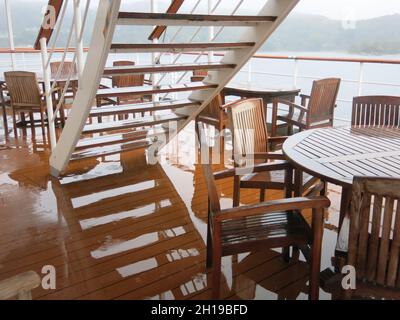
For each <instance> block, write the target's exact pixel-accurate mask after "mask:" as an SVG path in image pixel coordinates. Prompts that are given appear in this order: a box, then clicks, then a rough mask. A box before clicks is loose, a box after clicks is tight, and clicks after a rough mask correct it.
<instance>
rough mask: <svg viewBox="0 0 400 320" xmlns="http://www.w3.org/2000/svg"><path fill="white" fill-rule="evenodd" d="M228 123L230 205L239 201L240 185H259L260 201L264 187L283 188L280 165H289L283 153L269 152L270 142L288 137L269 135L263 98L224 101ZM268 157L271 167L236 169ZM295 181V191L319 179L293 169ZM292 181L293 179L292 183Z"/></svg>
mask: <svg viewBox="0 0 400 320" xmlns="http://www.w3.org/2000/svg"><path fill="white" fill-rule="evenodd" d="M226 109H227V111H228V116H229V126H230V129H231V132H232V135H233V153H234V162H235V170H234V171H235V175H234V196H233V205H234V206H235V207H236V206H238V205H239V203H240V189H241V188H248V189H259V190H260V201H261V202H262V201H264V200H265V191H266V190H267V189H275V190H284V189H285V188H286V184H285V181H284V171H283V170H282V166H287V167H290V166H289V163H287V162H286V161H285V156H284V155H283V154H282V153H276V152H274V153H272V152H270V147H271V146H270V144H282V143H283V142H284V141H285V140H286V138H287V137H269V136H268V132H267V124H266V120H265V111H264V110H265V109H264V106H263V101H262V99H259V98H253V99H246V100H239V101H235V102H233V103H231V104H229V105H226ZM270 160H280V161H275V163H274V162H270V163H269V168H270V170H265V171H263V172H254V173H253V172H251V173H246V172H243V170H241V171H242V173H243V174H242V175H241V174H240V171H239V170H238V169H243V168H250V169H251V168H252V166H253V165H255V164H259V163H262V162H267V161H270ZM285 168H286V167H285ZM295 178H296V179H295V185H293V186H292V190H293V191H295V193H296V195H299V196H300V195H302V193H303V192H304V191H306V190H308V189H309V188H310V187H311V186H312V185H313V184H314V183H316V182H317V181H318V179H317V178H314V177H312V176H310V175H304V178H303V175H302V174H301V172H297V171H296V176H295ZM291 184H292V183H291Z"/></svg>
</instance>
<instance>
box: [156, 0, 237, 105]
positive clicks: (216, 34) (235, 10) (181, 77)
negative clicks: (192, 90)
mask: <svg viewBox="0 0 400 320" xmlns="http://www.w3.org/2000/svg"><path fill="white" fill-rule="evenodd" d="M221 2H222V0H219V1H218V2H217V3H216V4H215V6H214V8H212V9H211V10H210V12H211V13H214V12H215V10H216V9H217V8H218V6H219V5H220V3H221ZM243 2H244V0H239V2H238V3H237V5H236V6H235V8H234V9H233V11H232V13H231V14H230V15H232V16H233V15H234V14H235V13H236V12H237V11H238V10H239V9H240V7H241V5H242V4H243ZM201 28H202V27H199V28H198V30H197V31H196V33H195V35H194V36H193V37H192V38H191V39H190V40H189V42H192V40H193V39H194V38H195V37H196V36H197V34H198V33H199V32H200V30H201ZM224 29H225V26H221V27H220V28H219V30H218V31H217V32H216V33H215V34H214V36H213V38H212V39H211V40H210V42H213V41H215V39H217V37H218V36H219V35H220V34H221V32H222V31H223V30H224ZM205 52H206V51H201V52H200V53H199V54H198V55H197V57H196V58H195V59H194V61H193V63H196V62H198V61H199V60H200V58H201V57H202V56H203V55H204V53H205ZM181 56H182V53H180V54H179V55H178V57H177V58H176V59H175V61H174V63H175V62H176V61H177V60H178V59H179V58H180V57H181ZM187 74H188V71H185V72H184V73H183V74H182V75H181V76H180V77H179V78H178V80H177V82H176V83H180V82H181V81H182V80H183V79H184V78H185V77H186V75H187ZM163 76H164V77H165V74H164V75H163ZM161 79H162V78H161ZM159 83H160V82H158V84H159ZM168 95H169V93H166V94H165V95H164V96H163V99H165V98H166V97H167V96H168Z"/></svg>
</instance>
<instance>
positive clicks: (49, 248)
mask: <svg viewBox="0 0 400 320" xmlns="http://www.w3.org/2000/svg"><path fill="white" fill-rule="evenodd" d="M20 130H21V131H20V135H21V136H20V138H19V139H18V140H16V139H14V138H13V137H12V136H10V137H8V138H7V140H5V137H4V135H3V130H1V133H0V159H1V161H0V280H2V279H5V278H8V277H11V276H13V275H16V274H18V273H21V272H24V271H28V270H34V271H36V272H38V273H39V274H40V273H41V270H42V267H43V266H45V265H53V266H54V267H55V268H56V272H57V273H56V275H57V282H56V289H55V290H44V289H41V288H38V289H36V290H34V292H33V297H34V299H208V298H209V297H210V289H209V287H208V281H207V273H206V270H205V250H206V248H205V236H206V216H207V195H206V192H207V191H206V187H205V184H204V181H203V178H202V175H201V169H200V167H199V166H198V165H195V164H193V162H194V161H193V155H194V154H195V152H194V140H193V138H194V132H193V126H191V127H188V128H187V129H186V130H185V132H184V133H183V134H181V135H180V137H179V141H176V142H175V143H172V144H171V147H170V148H171V149H170V150H165V152H164V153H163V156H162V160H163V161H162V163H161V164H157V165H150V164H148V163H147V159H146V157H145V155H144V152H143V151H140V150H139V151H135V152H129V153H125V154H123V155H121V156H120V155H115V156H109V157H105V158H100V159H95V160H86V161H79V162H76V163H74V164H72V165H70V166H69V168H68V172H67V175H66V176H64V177H62V178H61V179H53V178H51V177H50V176H49V165H48V156H49V151H48V146H46V145H43V141H42V137H41V135H40V133H39V130H37V134H33V133H32V132H31V130H30V129H27V130H26V131H25V134H26V135H25V137H22V134H23V130H22V129H20ZM175 152H177V155H174V154H175ZM332 187H333V186H330V191H329V197H330V198H331V200H332V201H333V205H332V207H331V209H330V210H329V212H327V214H326V229H325V234H324V246H323V262H322V267H323V269H324V268H326V267H329V266H331V263H330V258H331V256H332V255H333V253H334V246H335V238H336V231H335V225H336V224H337V219H338V206H339V195H340V193H339V192H340V190H339V189H337V188H332ZM219 190H220V192H221V196H222V206H223V207H229V206H231V204H232V199H231V195H232V181H231V180H229V179H228V180H225V181H221V182H220V183H219ZM281 196H282V194H281V192H269V193H268V195H267V197H268V199H274V198H279V197H281ZM241 200H242V203H254V202H257V200H258V192H255V191H252V190H248V191H244V192H243V193H242V198H241ZM223 274H224V277H223V286H222V288H223V289H222V291H223V297H224V298H226V299H307V282H308V271H307V265H306V264H305V262H304V259H300V260H299V261H292V262H290V263H285V262H284V261H283V259H282V258H281V256H280V253H279V251H273V250H268V251H262V252H251V253H246V254H241V255H238V256H232V257H226V258H224V260H223ZM320 297H321V299H331V296H330V294H328V293H325V292H324V291H323V290H321V294H320Z"/></svg>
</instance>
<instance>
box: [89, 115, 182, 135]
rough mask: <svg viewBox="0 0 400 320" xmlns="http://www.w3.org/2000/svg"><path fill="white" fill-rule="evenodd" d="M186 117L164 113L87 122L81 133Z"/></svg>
mask: <svg viewBox="0 0 400 320" xmlns="http://www.w3.org/2000/svg"><path fill="white" fill-rule="evenodd" d="M186 118H187V116H186V115H177V114H166V115H153V116H145V117H140V118H136V119H129V120H121V121H112V122H104V123H96V124H88V125H86V126H85V127H84V129H83V131H82V133H83V134H89V133H98V132H107V131H112V130H122V129H129V128H138V127H145V126H149V125H155V124H160V123H165V122H169V121H177V120H183V119H186Z"/></svg>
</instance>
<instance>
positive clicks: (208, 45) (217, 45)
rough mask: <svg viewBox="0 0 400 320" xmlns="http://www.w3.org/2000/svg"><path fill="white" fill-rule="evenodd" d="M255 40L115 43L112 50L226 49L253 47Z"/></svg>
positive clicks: (170, 50)
mask: <svg viewBox="0 0 400 320" xmlns="http://www.w3.org/2000/svg"><path fill="white" fill-rule="evenodd" d="M254 45H255V42H191V43H114V44H112V45H111V51H115V52H117V51H123V50H134V51H135V52H153V51H155V52H161V51H166V52H179V51H196V50H197V51H199V50H204V51H207V50H212V51H226V50H235V49H242V48H249V47H253V46H254Z"/></svg>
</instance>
